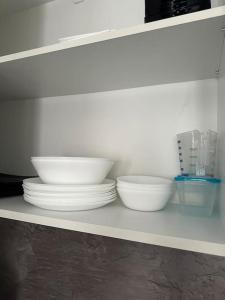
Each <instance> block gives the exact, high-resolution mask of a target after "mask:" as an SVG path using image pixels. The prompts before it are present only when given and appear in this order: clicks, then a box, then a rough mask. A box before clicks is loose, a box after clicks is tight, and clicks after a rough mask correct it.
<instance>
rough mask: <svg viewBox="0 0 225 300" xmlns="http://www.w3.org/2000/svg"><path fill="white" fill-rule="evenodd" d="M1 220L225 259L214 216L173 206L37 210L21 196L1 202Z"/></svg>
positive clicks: (224, 236)
mask: <svg viewBox="0 0 225 300" xmlns="http://www.w3.org/2000/svg"><path fill="white" fill-rule="evenodd" d="M0 217H2V218H8V219H13V220H18V221H24V222H30V223H35V224H41V225H46V226H52V227H56V228H63V229H68V230H74V231H79V232H86V233H91V234H97V235H103V236H108V237H113V238H119V239H124V240H130V241H135V242H142V243H147V244H152V245H159V246H166V247H171V248H177V249H183V250H189V251H196V252H201V253H208V254H215V255H220V256H225V230H224V228H223V226H222V223H221V221H220V219H219V217H218V216H217V215H214V216H212V217H211V218H198V217H190V216H183V215H180V214H179V213H177V212H176V210H175V208H174V206H170V207H168V208H167V209H166V210H164V211H159V212H154V213H149V212H137V211H133V210H130V209H127V208H125V207H124V206H122V205H121V204H120V202H115V203H113V204H110V205H108V206H105V207H103V208H100V209H96V210H92V211H83V212H54V211H47V210H42V209H38V208H36V207H34V206H32V205H30V204H28V203H26V202H25V201H24V200H23V198H22V197H13V198H4V199H0Z"/></svg>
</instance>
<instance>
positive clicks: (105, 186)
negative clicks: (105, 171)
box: [23, 177, 116, 193]
mask: <svg viewBox="0 0 225 300" xmlns="http://www.w3.org/2000/svg"><path fill="white" fill-rule="evenodd" d="M23 184H24V186H25V187H26V188H27V189H30V190H32V191H37V192H50V193H59V192H61V193H67V192H68V193H71V192H73V193H77V192H79V193H80V192H82V193H83V192H95V193H96V192H106V191H110V190H111V189H113V188H114V187H115V184H116V183H115V180H111V179H105V180H104V181H103V182H102V183H101V184H94V185H54V184H44V183H43V182H42V181H41V180H40V178H38V177H36V178H28V179H25V180H24V181H23Z"/></svg>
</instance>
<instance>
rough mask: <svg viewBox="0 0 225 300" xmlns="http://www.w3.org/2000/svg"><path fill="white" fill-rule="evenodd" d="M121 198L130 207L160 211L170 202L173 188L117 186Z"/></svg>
mask: <svg viewBox="0 0 225 300" xmlns="http://www.w3.org/2000/svg"><path fill="white" fill-rule="evenodd" d="M117 190H118V193H119V196H120V199H121V200H122V202H123V203H124V205H125V206H126V207H128V208H130V209H134V210H140V211H158V210H161V209H163V208H164V207H165V206H166V204H167V203H168V201H169V199H170V197H171V195H172V192H173V188H172V186H171V188H170V189H167V190H163V189H162V190H161V191H160V190H158V191H155V190H152V191H151V190H149V191H144V190H143V191H141V190H133V189H128V188H117Z"/></svg>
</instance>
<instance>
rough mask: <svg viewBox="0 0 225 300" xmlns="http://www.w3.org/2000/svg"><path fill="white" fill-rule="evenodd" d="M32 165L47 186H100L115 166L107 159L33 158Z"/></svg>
mask: <svg viewBox="0 0 225 300" xmlns="http://www.w3.org/2000/svg"><path fill="white" fill-rule="evenodd" d="M31 161H32V164H33V166H34V168H35V169H36V171H37V173H38V175H39V176H40V178H41V180H42V181H43V182H44V183H47V184H99V183H101V182H102V181H103V180H104V179H105V177H106V176H107V174H108V173H109V171H110V170H111V168H112V166H113V161H111V160H109V159H105V158H89V157H87V158H86V157H32V158H31Z"/></svg>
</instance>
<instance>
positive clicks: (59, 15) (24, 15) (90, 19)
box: [0, 0, 145, 55]
mask: <svg viewBox="0 0 225 300" xmlns="http://www.w3.org/2000/svg"><path fill="white" fill-rule="evenodd" d="M75 3H78V4H75ZM144 15H145V5H144V0H123V1H121V0H82V1H77V0H55V1H53V2H50V3H47V4H44V5H41V6H39V7H35V8H32V9H28V10H25V11H23V12H20V13H16V14H13V15H11V16H6V17H5V18H2V19H1V20H0V36H1V44H0V55H3V54H6V53H13V52H18V51H22V50H26V49H30V48H35V47H40V46H43V45H47V44H52V43H55V42H57V40H58V39H59V38H62V37H65V36H71V35H76V34H83V33H89V32H95V31H101V30H105V29H117V28H121V27H129V26H133V25H137V24H142V23H144Z"/></svg>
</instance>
